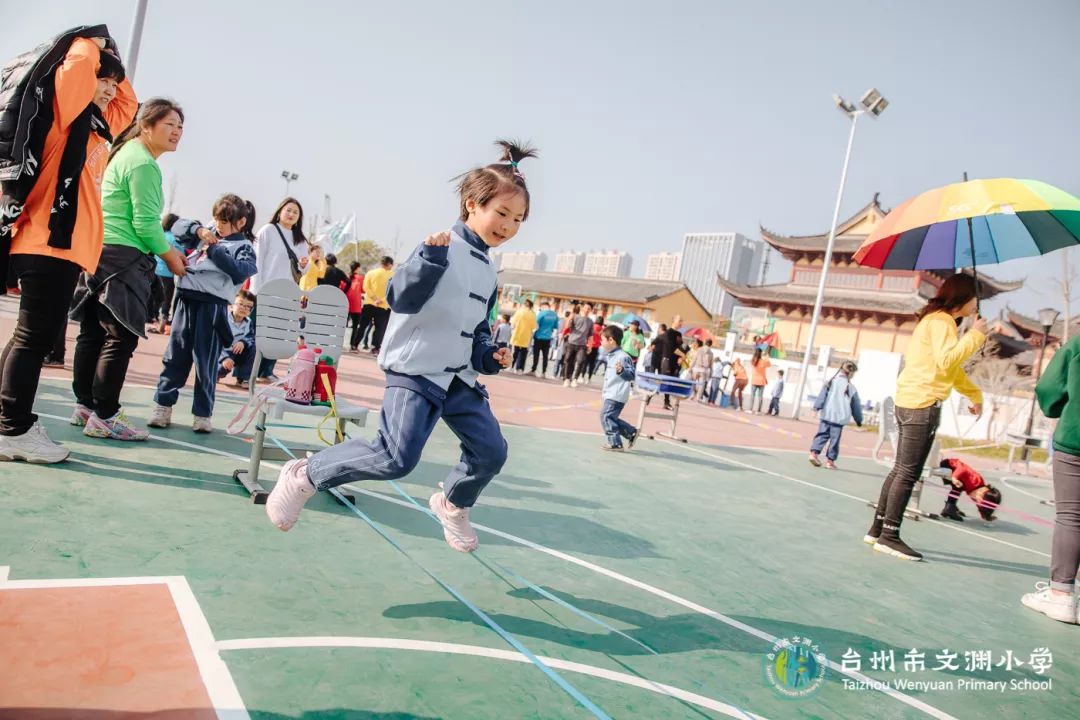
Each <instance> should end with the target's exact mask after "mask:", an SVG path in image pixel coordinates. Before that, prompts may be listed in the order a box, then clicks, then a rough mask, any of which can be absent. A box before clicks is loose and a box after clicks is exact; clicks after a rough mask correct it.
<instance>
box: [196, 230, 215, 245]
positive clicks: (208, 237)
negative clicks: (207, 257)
mask: <svg viewBox="0 0 1080 720" xmlns="http://www.w3.org/2000/svg"><path fill="white" fill-rule="evenodd" d="M195 236H196V237H197V238H199V240H200V241H201V242H204V243H206V244H207V245H216V244H217V241H218V236H217V235H215V234H214V233H212V232H210V231H209V230H207V229H206V228H204V227H201V228H199V229H198V230H196V231H195Z"/></svg>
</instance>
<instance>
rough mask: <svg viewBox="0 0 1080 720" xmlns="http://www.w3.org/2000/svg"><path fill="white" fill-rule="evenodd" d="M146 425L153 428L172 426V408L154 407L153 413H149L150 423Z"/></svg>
mask: <svg viewBox="0 0 1080 720" xmlns="http://www.w3.org/2000/svg"><path fill="white" fill-rule="evenodd" d="M147 425H149V426H150V427H154V428H167V427H169V426H170V425H172V408H171V407H165V406H164V405H155V406H154V411H153V412H152V413H150V422H148V423H147Z"/></svg>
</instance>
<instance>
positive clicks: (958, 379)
mask: <svg viewBox="0 0 1080 720" xmlns="http://www.w3.org/2000/svg"><path fill="white" fill-rule="evenodd" d="M977 308H978V302H977V300H976V297H975V280H974V278H972V277H971V276H970V275H959V274H957V275H953V276H952V277H950V278H948V279H947V280H946V281H945V282H944V283H942V285H941V287H940V288H939V289H938V291H937V295H935V296H934V297H933V298H932V299H931V300H930V302H928V303H927V304H926V307H925V308H923V310H922V312H921V313H919V323H918V325H916V326H915V331H914V333H912V336H911V341H910V342H909V343H908V347H907V352H905V353H904V369H903V371H902V372H901V373H900V376H899V377H897V379H896V424H897V426H898V427H899V429H900V440H899V442H898V443H897V448H896V460H895V462H894V463H893V469H892V472H890V473H889V476H888V477H887V478H885V482H884V483H883V484H882V486H881V494H880V495H879V497H878V504H877V512H876V513H875V515H874V522H873V524H872V525H871V526H870V530H869V531H867V533H866V537H864V538H863V541H864V542H866V543H868V544H872V545H873V546H874V550H875V551H878V552H883V553H887V554H889V555H892V556H894V557H898V558H902V559H904V560H922V555H921V554H919V553H918V552H916V551H914V550H912V549H911V548H910V547H908V545H907V543H905V542H904V541H903V540H901V539H900V522H901V521H902V520H903V518H904V509H905V508H906V507H907V504H908V500H909V499H910V498H911V490H912V488H913V487H914V486H915V482H916V481H917V480H918V479H919V477H920V476H921V475H922V470H923V465H924V464H925V463H926V457H927V456H928V455H929V454H930V446H931V445H932V444H933V442H934V435H935V433H936V432H937V427H938V422H939V421H940V420H941V403H942V402H943V401H944V400H946V399H947V398H948V397H949V395H950V394H951V393H952V391H953V390H954V389H955V390H956V391H958V392H959V393H961V394H962V395H964V396H965V397H967V398H968V399H969V400H971V403H972V404H971V406H970V410H971V413H972V414H973V415H975V416H976V417H978V416H980V415H982V392H981V391H980V390H979V388H978V387H977V386H976V385H975V384H974V383H973V382H971V380H970V379H969V378H968V376H967V374H966V373H965V372H964V370H963V369H962V367H961V366H962V365H963V364H964V362H965V361H966V360H967V359H968V358H969V357H971V356H972V355H973V354H974V353H975V351H976V350H978V349H979V348H980V347H981V346H982V344H983V343H984V342H986V321H985V320H983V319H982V318H981V317H976V319H975V321H974V323H972V327H971V329H970V330H969V331H968V332H967V333H965V334H964V337H962V338H961V337H959V334H958V333H957V325H958V324H959V322H960V320H961V319H963V318H966V317H969V316H972V315H976V314H977Z"/></svg>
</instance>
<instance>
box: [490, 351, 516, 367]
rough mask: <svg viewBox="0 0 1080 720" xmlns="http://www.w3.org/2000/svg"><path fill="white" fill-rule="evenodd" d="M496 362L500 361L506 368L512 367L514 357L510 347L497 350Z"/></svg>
mask: <svg viewBox="0 0 1080 720" xmlns="http://www.w3.org/2000/svg"><path fill="white" fill-rule="evenodd" d="M494 357H495V362H497V363H499V365H501V366H502V367H504V368H507V367H510V361H511V360H512V357H511V355H510V348H499V349H498V350H496V351H495V356H494Z"/></svg>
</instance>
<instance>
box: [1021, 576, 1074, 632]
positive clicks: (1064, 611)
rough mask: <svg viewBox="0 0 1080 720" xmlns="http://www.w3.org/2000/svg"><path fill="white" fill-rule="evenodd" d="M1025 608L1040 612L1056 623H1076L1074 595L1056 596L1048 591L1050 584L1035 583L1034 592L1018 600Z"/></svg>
mask: <svg viewBox="0 0 1080 720" xmlns="http://www.w3.org/2000/svg"><path fill="white" fill-rule="evenodd" d="M1020 602H1021V603H1023V604H1024V606H1025V607H1029V608H1031V609H1032V610H1034V611H1036V612H1041V613H1042V614H1043V615H1045V616H1046V617H1048V618H1053V619H1054V620H1057V621H1058V622H1063V623H1070V624H1073V625H1075V624H1076V623H1077V617H1076V593H1073V594H1072V595H1058V594H1056V593H1053V592H1051V591H1050V583H1045V582H1037V583H1035V592H1033V593H1028V594H1027V595H1024V596H1023V597H1022V598H1020Z"/></svg>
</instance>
